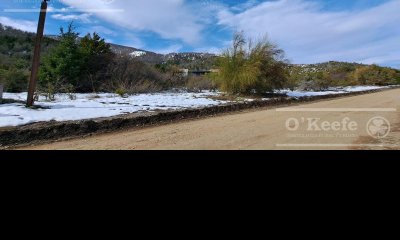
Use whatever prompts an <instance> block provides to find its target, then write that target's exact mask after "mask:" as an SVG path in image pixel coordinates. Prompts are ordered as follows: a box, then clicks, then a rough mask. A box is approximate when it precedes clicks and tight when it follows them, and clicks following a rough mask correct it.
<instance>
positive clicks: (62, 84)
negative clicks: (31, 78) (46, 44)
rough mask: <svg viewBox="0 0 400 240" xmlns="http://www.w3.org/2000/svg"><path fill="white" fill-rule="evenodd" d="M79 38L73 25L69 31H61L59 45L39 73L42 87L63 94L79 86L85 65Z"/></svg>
mask: <svg viewBox="0 0 400 240" xmlns="http://www.w3.org/2000/svg"><path fill="white" fill-rule="evenodd" d="M78 36H79V34H78V33H76V32H75V28H74V26H73V24H72V23H71V24H69V26H68V30H67V31H64V29H63V28H61V29H60V39H59V44H58V45H57V46H56V47H55V48H54V49H53V50H52V51H51V52H50V54H49V55H47V56H45V57H44V60H43V64H42V66H41V69H40V73H39V79H40V86H42V87H44V88H45V89H57V90H58V91H61V92H63V91H70V90H71V88H72V86H77V85H78V83H79V81H80V77H81V76H82V72H83V70H84V64H85V61H84V57H83V56H84V53H83V51H82V49H81V48H80V46H79V44H78ZM63 88H64V89H63Z"/></svg>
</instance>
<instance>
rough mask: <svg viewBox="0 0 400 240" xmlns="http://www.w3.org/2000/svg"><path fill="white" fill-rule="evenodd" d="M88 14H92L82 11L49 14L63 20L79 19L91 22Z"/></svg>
mask: <svg viewBox="0 0 400 240" xmlns="http://www.w3.org/2000/svg"><path fill="white" fill-rule="evenodd" d="M90 16H92V14H89V13H82V14H61V13H57V14H53V15H51V17H52V18H54V19H57V20H63V21H80V22H83V23H91V22H92V21H91V20H90Z"/></svg>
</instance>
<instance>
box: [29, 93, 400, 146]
mask: <svg viewBox="0 0 400 240" xmlns="http://www.w3.org/2000/svg"><path fill="white" fill-rule="evenodd" d="M399 105H400V89H393V90H388V91H383V92H378V93H372V94H366V95H361V96H355V97H344V98H340V99H333V100H327V101H321V102H316V103H311V104H304V105H301V106H296V107H291V108H278V109H272V110H262V109H260V110H252V111H247V112H243V113H236V114H230V115H224V116H219V117H214V118H206V119H201V120H194V121H187V122H180V123H176V124H170V125H163V126H157V127H149V128H144V129H139V130H131V131H129V130H125V131H123V132H116V133H110V134H103V135H97V136H92V137H87V138H81V139H76V140H69V141H64V142H56V143H51V144H46V145H42V146H31V147H27V148H26V149H37V150H39V149H127V150H134V149H138V150H139V149H400V131H399V129H400V112H399V109H400V108H399V107H400V106H399ZM386 135H387V136H386Z"/></svg>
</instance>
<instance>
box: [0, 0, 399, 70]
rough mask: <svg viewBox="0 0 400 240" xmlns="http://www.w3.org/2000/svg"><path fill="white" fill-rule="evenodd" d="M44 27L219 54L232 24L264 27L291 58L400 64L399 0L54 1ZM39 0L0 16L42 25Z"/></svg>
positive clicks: (252, 29)
mask: <svg viewBox="0 0 400 240" xmlns="http://www.w3.org/2000/svg"><path fill="white" fill-rule="evenodd" d="M49 5H50V12H49V15H48V21H47V23H46V34H56V33H57V32H58V29H59V27H60V26H66V25H67V24H68V22H70V21H74V22H75V25H76V26H77V30H78V31H79V32H80V33H81V34H85V33H87V32H93V31H96V32H98V33H100V34H101V35H102V36H103V37H104V38H105V39H107V40H108V41H110V42H113V43H117V44H122V45H128V46H132V47H136V48H141V49H145V50H150V51H155V52H160V53H168V52H184V51H201V52H205V51H207V52H213V53H218V52H220V50H221V49H223V48H226V47H227V46H228V45H229V43H230V40H231V38H232V34H233V32H234V31H237V30H241V31H244V32H245V33H246V35H247V36H248V37H252V38H258V37H262V36H264V35H265V34H267V35H268V37H269V39H270V40H271V41H273V42H275V43H276V44H278V45H279V46H280V47H281V48H283V49H284V50H285V51H286V55H287V58H288V59H289V60H291V62H293V63H315V62H322V61H329V60H337V61H352V62H353V61H354V62H363V63H376V64H380V65H386V66H391V67H396V68H400V26H399V23H400V13H399V11H400V0H51V1H50V4H49ZM39 6H40V0H1V1H0V22H1V23H3V24H5V25H11V26H13V27H15V28H19V29H23V30H26V31H34V30H35V29H36V21H37V15H38V12H37V10H36V9H37V8H38V7H39Z"/></svg>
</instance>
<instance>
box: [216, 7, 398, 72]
mask: <svg viewBox="0 0 400 240" xmlns="http://www.w3.org/2000/svg"><path fill="white" fill-rule="evenodd" d="M399 9H400V0H391V1H389V2H387V3H384V4H381V5H379V6H376V7H373V8H370V9H364V10H351V11H350V10H347V11H335V12H329V11H327V10H322V6H321V5H319V4H317V3H316V2H311V1H306V0H279V1H267V2H264V3H261V4H258V5H257V6H254V7H251V8H249V9H247V10H245V11H243V12H241V13H234V12H232V11H231V10H228V9H224V10H221V11H220V12H219V16H218V17H219V24H220V25H224V26H229V27H230V28H232V29H238V30H244V31H245V33H246V35H248V36H251V37H260V36H262V35H263V34H265V33H267V34H268V35H269V37H270V39H272V40H273V41H274V42H276V43H278V44H279V45H280V47H282V48H283V49H284V50H286V52H287V55H288V57H289V58H290V59H291V60H293V61H294V62H297V63H314V62H321V61H328V60H342V61H357V62H366V63H372V62H374V61H376V63H379V64H388V65H390V64H392V63H395V62H397V63H398V62H399V59H400V48H399V47H398V43H399V39H400V27H399V26H398V23H399V22H400V14H399ZM396 56H398V57H396Z"/></svg>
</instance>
